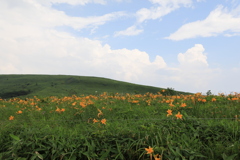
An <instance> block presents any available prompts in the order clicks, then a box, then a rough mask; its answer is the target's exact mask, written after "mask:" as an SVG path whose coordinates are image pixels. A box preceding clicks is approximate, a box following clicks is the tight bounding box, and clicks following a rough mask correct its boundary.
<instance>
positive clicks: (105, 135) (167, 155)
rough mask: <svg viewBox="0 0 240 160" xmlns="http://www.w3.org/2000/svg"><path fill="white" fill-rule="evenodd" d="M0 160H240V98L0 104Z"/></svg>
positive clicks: (110, 97)
mask: <svg viewBox="0 0 240 160" xmlns="http://www.w3.org/2000/svg"><path fill="white" fill-rule="evenodd" d="M0 113H1V116H0V126H1V128H0V144H1V145H0V159H4V160H7V159H14V160H28V159H56V160H78V159H81V160H85V159H86V160H98V159H100V160H112V159H122V160H124V159H126V160H137V159H139V160H184V159H186V160H195V159H196V160H198V159H199V160H206V159H208V160H221V159H223V160H239V159H240V94H238V93H233V94H229V95H224V94H219V95H208V96H206V95H201V94H200V93H197V94H193V95H175V96H170V95H167V94H165V90H162V91H161V92H158V93H157V94H152V93H146V94H144V95H143V94H118V93H116V94H108V93H106V92H104V93H102V94H100V95H81V96H76V95H73V96H71V97H61V98H59V97H54V96H52V97H44V98H39V97H34V98H26V99H20V98H13V99H9V100H4V99H0Z"/></svg>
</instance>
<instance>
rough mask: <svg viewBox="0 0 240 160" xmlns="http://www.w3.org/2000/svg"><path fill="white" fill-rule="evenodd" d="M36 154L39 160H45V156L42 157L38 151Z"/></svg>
mask: <svg viewBox="0 0 240 160" xmlns="http://www.w3.org/2000/svg"><path fill="white" fill-rule="evenodd" d="M35 154H36V155H37V157H38V158H39V159H42V160H43V156H42V155H41V154H39V153H38V152H37V151H36V152H35Z"/></svg>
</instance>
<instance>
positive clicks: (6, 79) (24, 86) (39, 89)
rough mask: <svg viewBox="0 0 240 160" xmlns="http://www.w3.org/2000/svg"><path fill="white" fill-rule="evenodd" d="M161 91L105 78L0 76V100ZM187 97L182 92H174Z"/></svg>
mask: <svg viewBox="0 0 240 160" xmlns="http://www.w3.org/2000/svg"><path fill="white" fill-rule="evenodd" d="M162 89H163V88H157V87H151V86H143V85H137V84H132V83H126V82H121V81H116V80H111V79H107V78H99V77H85V76H68V75H0V97H1V98H12V97H21V98H24V97H32V96H42V97H46V96H71V95H73V94H76V95H81V94H85V95H87V94H100V93H102V92H108V93H117V92H118V93H141V94H142V93H146V92H151V93H156V92H159V91H160V90H162ZM176 93H180V94H188V93H185V92H176Z"/></svg>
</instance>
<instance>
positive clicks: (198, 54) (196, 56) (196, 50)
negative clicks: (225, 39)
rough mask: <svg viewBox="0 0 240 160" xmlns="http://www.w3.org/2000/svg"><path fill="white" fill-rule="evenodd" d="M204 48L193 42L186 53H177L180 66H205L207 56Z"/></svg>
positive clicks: (206, 64)
mask: <svg viewBox="0 0 240 160" xmlns="http://www.w3.org/2000/svg"><path fill="white" fill-rule="evenodd" d="M204 50H205V49H204V48H203V45H201V44H195V46H194V47H192V48H190V49H188V50H187V52H186V53H179V54H178V61H179V63H180V64H181V65H182V66H191V67H207V66H208V62H207V56H206V55H204V53H203V52H204Z"/></svg>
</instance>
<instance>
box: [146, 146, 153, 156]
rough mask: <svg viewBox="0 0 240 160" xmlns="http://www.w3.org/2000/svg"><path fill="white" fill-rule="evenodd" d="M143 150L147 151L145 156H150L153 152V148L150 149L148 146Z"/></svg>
mask: <svg viewBox="0 0 240 160" xmlns="http://www.w3.org/2000/svg"><path fill="white" fill-rule="evenodd" d="M145 150H146V151H147V153H146V154H152V153H153V152H154V151H153V148H151V147H150V146H149V147H148V148H145Z"/></svg>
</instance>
